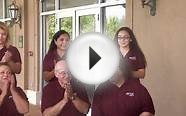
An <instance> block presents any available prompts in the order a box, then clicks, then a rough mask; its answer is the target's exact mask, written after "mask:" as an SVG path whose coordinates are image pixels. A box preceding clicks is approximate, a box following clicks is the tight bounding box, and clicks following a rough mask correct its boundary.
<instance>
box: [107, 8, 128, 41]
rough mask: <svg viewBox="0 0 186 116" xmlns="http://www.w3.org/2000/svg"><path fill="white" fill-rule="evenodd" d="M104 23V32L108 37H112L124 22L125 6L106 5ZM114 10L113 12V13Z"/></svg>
mask: <svg viewBox="0 0 186 116" xmlns="http://www.w3.org/2000/svg"><path fill="white" fill-rule="evenodd" d="M104 10H105V17H104V18H105V23H104V25H105V26H104V32H105V34H106V35H107V36H108V37H110V38H112V39H113V38H114V34H115V33H116V31H117V30H118V29H119V28H120V27H121V26H124V25H125V24H124V23H125V12H126V11H125V8H124V6H122V5H119V6H111V7H106V8H105V9H104ZM113 12H114V13H113Z"/></svg>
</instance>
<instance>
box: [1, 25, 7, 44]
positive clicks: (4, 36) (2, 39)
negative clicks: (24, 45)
mask: <svg viewBox="0 0 186 116" xmlns="http://www.w3.org/2000/svg"><path fill="white" fill-rule="evenodd" d="M6 41H7V33H6V32H5V30H3V29H2V28H0V45H4V44H5V43H6Z"/></svg>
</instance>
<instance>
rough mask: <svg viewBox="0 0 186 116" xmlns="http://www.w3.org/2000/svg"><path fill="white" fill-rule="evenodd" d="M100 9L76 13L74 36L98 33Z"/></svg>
mask: <svg viewBox="0 0 186 116" xmlns="http://www.w3.org/2000/svg"><path fill="white" fill-rule="evenodd" d="M99 17H100V9H99V8H92V9H82V10H77V11H76V36H78V35H80V34H82V33H86V32H100V19H99Z"/></svg>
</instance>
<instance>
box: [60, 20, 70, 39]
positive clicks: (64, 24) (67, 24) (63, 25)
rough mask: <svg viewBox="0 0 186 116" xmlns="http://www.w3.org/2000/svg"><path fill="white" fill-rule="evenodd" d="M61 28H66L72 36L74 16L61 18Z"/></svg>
mask: <svg viewBox="0 0 186 116" xmlns="http://www.w3.org/2000/svg"><path fill="white" fill-rule="evenodd" d="M60 29H61V30H65V31H67V32H68V33H69V34H70V37H71V38H72V17H64V18H61V19H60Z"/></svg>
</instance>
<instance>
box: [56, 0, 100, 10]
mask: <svg viewBox="0 0 186 116" xmlns="http://www.w3.org/2000/svg"><path fill="white" fill-rule="evenodd" d="M97 1H98V0H60V9H65V8H72V7H77V6H84V5H90V4H96V3H98V2H97Z"/></svg>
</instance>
